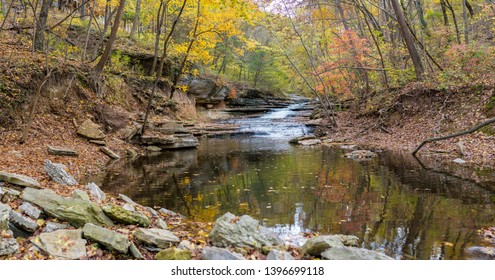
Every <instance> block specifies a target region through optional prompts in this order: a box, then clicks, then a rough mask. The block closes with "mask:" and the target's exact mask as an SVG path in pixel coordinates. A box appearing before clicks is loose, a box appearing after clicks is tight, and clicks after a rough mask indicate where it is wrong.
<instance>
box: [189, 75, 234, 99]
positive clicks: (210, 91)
mask: <svg viewBox="0 0 495 280" xmlns="http://www.w3.org/2000/svg"><path fill="white" fill-rule="evenodd" d="M180 84H181V85H185V86H187V95H188V96H190V97H194V99H195V100H196V103H197V104H203V103H220V102H222V101H223V100H225V98H226V97H227V95H228V94H229V92H230V88H229V87H227V86H222V85H217V83H216V82H215V81H214V80H212V79H208V78H201V77H195V76H186V77H183V78H182V79H181V81H180Z"/></svg>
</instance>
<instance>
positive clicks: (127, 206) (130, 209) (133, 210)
mask: <svg viewBox="0 0 495 280" xmlns="http://www.w3.org/2000/svg"><path fill="white" fill-rule="evenodd" d="M122 208H123V209H124V210H127V211H131V212H135V211H136V208H135V207H134V206H132V205H131V204H129V203H126V204H124V205H122Z"/></svg>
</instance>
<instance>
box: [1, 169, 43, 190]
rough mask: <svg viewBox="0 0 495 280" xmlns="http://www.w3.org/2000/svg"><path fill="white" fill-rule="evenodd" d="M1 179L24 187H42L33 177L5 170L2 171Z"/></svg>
mask: <svg viewBox="0 0 495 280" xmlns="http://www.w3.org/2000/svg"><path fill="white" fill-rule="evenodd" d="M0 181H5V182H9V183H11V184H14V185H18V186H22V187H30V188H41V185H40V183H38V181H36V180H35V179H33V178H31V177H28V176H24V175H20V174H15V173H8V172H4V171H0Z"/></svg>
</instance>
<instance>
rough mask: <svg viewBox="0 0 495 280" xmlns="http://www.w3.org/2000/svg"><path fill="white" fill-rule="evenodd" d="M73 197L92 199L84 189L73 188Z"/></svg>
mask: <svg viewBox="0 0 495 280" xmlns="http://www.w3.org/2000/svg"><path fill="white" fill-rule="evenodd" d="M72 198H73V199H80V200H85V201H91V200H90V199H89V195H88V194H87V193H86V192H85V191H82V190H73V191H72Z"/></svg>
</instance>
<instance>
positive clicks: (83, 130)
mask: <svg viewBox="0 0 495 280" xmlns="http://www.w3.org/2000/svg"><path fill="white" fill-rule="evenodd" d="M77 134H79V135H81V136H82V137H85V138H87V139H91V140H102V139H104V138H105V134H104V133H103V131H102V130H101V126H100V125H98V124H95V123H94V122H92V121H91V120H90V119H87V120H85V121H84V122H83V123H82V124H81V125H80V126H79V128H78V129H77Z"/></svg>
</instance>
